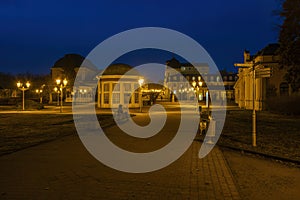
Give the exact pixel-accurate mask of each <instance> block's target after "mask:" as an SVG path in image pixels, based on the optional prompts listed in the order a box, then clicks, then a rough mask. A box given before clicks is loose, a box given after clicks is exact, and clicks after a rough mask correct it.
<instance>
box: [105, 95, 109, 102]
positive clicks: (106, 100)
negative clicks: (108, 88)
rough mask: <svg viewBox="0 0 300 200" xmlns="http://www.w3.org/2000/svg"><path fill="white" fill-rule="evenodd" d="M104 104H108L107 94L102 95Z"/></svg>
mask: <svg viewBox="0 0 300 200" xmlns="http://www.w3.org/2000/svg"><path fill="white" fill-rule="evenodd" d="M104 104H109V93H105V94H104Z"/></svg>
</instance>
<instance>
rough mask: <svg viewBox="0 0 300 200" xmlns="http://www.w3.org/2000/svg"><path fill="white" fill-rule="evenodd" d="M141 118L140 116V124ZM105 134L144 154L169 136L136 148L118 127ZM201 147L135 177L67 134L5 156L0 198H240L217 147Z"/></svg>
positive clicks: (0, 168) (0, 172) (196, 145)
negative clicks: (103, 161) (101, 159)
mask: <svg viewBox="0 0 300 200" xmlns="http://www.w3.org/2000/svg"><path fill="white" fill-rule="evenodd" d="M141 117H142V115H138V116H137V117H136V119H137V121H139V119H140V122H139V123H143V120H141V119H142V118H141ZM144 121H147V120H144ZM145 123H146V122H145ZM172 128H174V127H173V126H169V127H167V130H169V131H170V130H171V129H172ZM175 128H176V127H175ZM106 130H107V132H108V133H113V134H111V136H110V139H111V140H112V141H115V142H119V143H120V145H121V146H122V145H127V147H128V148H142V149H140V151H147V150H149V149H147V147H144V146H147V144H148V146H149V145H150V146H151V148H153V145H154V144H155V145H157V146H156V147H154V148H159V147H160V146H161V145H162V143H163V142H162V141H164V139H165V140H167V138H165V137H166V135H168V134H161V137H158V139H157V140H155V139H154V140H153V141H150V140H143V141H141V142H142V145H138V144H136V143H135V142H134V139H132V138H127V139H126V138H125V137H120V135H119V134H118V132H119V129H118V127H116V126H112V127H109V128H107V129H106ZM118 140H121V141H118ZM164 142H166V141H164ZM200 146H201V143H200V142H198V141H194V142H193V144H192V145H191V146H190V148H189V149H188V150H187V151H186V152H185V153H184V155H183V156H181V157H180V158H179V159H178V160H177V161H175V162H174V163H172V164H171V165H169V166H167V167H165V168H163V169H161V170H158V171H155V172H150V173H142V174H131V173H124V172H119V171H116V170H114V169H111V168H109V167H106V166H105V165H103V164H101V163H100V162H99V161H97V160H95V159H94V158H93V157H92V156H91V155H90V154H89V153H88V152H87V151H86V150H85V148H84V147H83V145H82V144H81V141H80V140H79V138H78V137H77V136H76V135H72V136H67V137H64V138H61V139H59V140H56V141H53V142H50V143H46V144H41V145H38V146H35V147H32V148H29V149H25V150H22V151H19V152H15V153H13V154H9V155H5V156H1V157H0V199H172V200H173V199H240V196H239V193H238V191H237V188H236V186H235V183H234V180H233V177H232V175H231V172H230V169H229V168H228V165H227V163H226V161H225V159H224V156H223V154H222V152H221V151H220V149H219V148H217V147H215V148H214V149H213V151H212V152H211V153H210V154H209V155H208V156H207V157H205V158H204V159H199V158H198V151H199V148H200ZM149 148H150V147H149Z"/></svg>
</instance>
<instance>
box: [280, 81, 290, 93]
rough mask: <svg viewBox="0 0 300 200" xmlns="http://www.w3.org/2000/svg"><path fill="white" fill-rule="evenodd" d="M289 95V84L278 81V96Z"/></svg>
mask: <svg viewBox="0 0 300 200" xmlns="http://www.w3.org/2000/svg"><path fill="white" fill-rule="evenodd" d="M287 95H289V84H288V83H287V82H283V83H280V96H287Z"/></svg>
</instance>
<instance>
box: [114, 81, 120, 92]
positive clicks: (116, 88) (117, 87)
mask: <svg viewBox="0 0 300 200" xmlns="http://www.w3.org/2000/svg"><path fill="white" fill-rule="evenodd" d="M113 91H116V92H118V91H120V84H119V83H113Z"/></svg>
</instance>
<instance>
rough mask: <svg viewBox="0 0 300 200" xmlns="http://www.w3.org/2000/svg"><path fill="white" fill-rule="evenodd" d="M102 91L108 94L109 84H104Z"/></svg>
mask: <svg viewBox="0 0 300 200" xmlns="http://www.w3.org/2000/svg"><path fill="white" fill-rule="evenodd" d="M103 90H104V92H109V83H104V86H103Z"/></svg>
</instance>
